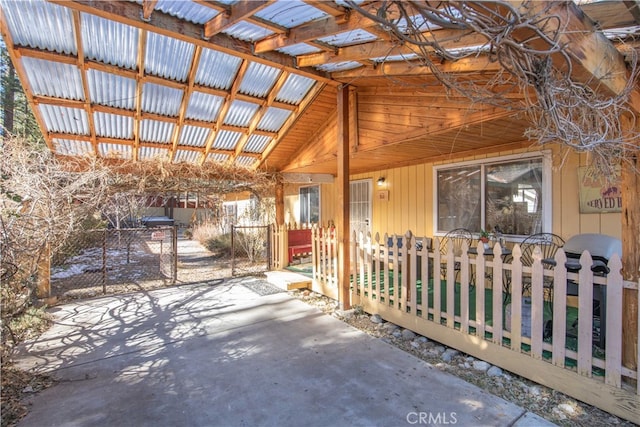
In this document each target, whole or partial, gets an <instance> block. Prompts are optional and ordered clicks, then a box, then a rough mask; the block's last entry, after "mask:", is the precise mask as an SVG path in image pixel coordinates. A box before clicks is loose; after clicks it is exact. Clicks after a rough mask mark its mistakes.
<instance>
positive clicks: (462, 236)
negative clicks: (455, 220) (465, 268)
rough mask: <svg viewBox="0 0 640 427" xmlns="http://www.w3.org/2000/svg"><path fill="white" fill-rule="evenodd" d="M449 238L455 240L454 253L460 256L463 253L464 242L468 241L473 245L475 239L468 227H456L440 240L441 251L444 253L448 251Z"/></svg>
mask: <svg viewBox="0 0 640 427" xmlns="http://www.w3.org/2000/svg"><path fill="white" fill-rule="evenodd" d="M449 240H451V241H452V242H453V254H454V255H455V256H460V255H461V254H462V246H463V244H464V242H467V245H468V246H471V241H472V240H473V234H471V231H469V230H467V229H466V228H454V229H453V230H451V231H449V232H448V233H447V234H445V235H444V236H443V237H442V239H441V240H440V253H441V254H442V255H444V254H446V253H447V250H448V246H449Z"/></svg>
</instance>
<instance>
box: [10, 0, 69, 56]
mask: <svg viewBox="0 0 640 427" xmlns="http://www.w3.org/2000/svg"><path fill="white" fill-rule="evenodd" d="M0 6H2V11H3V13H4V16H5V19H6V20H7V26H8V27H9V31H11V38H12V39H13V42H14V43H15V44H16V45H18V46H29V47H33V48H37V49H46V50H49V51H53V52H59V53H66V54H69V55H77V54H78V48H77V46H76V39H75V30H74V26H73V19H72V15H71V10H70V9H67V8H66V7H61V6H58V5H55V4H51V3H48V2H45V1H9V0H2V1H1V2H0Z"/></svg>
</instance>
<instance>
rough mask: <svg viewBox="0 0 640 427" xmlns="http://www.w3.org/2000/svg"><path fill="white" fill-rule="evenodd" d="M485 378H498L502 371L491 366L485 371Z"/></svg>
mask: <svg viewBox="0 0 640 427" xmlns="http://www.w3.org/2000/svg"><path fill="white" fill-rule="evenodd" d="M487 376H489V377H500V376H502V369H500V368H498V367H497V366H492V367H490V368H489V370H488V371H487Z"/></svg>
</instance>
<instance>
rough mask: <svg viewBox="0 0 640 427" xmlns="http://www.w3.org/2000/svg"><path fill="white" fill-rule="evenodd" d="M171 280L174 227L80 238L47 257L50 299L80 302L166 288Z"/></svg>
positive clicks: (174, 262) (174, 272)
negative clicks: (146, 287)
mask: <svg viewBox="0 0 640 427" xmlns="http://www.w3.org/2000/svg"><path fill="white" fill-rule="evenodd" d="M176 276H177V228H176V227H157V228H128V229H106V230H91V231H85V232H83V233H80V234H79V235H78V236H77V237H76V238H75V239H73V240H72V241H71V242H70V243H69V244H67V245H66V246H65V247H64V248H63V249H62V250H61V251H58V252H57V253H56V254H54V255H53V257H52V261H51V276H50V281H51V291H52V293H53V295H57V296H65V297H68V298H81V297H90V296H95V295H99V294H107V293H115V292H120V291H129V290H135V289H139V288H141V285H142V284H147V285H148V284H149V282H155V284H157V285H158V286H160V285H165V286H166V285H172V284H174V283H175V281H176ZM116 287H117V289H116Z"/></svg>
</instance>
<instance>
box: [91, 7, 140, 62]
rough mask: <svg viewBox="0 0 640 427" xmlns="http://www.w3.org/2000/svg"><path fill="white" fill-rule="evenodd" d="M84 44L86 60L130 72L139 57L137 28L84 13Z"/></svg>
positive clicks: (138, 33)
mask: <svg viewBox="0 0 640 427" xmlns="http://www.w3.org/2000/svg"><path fill="white" fill-rule="evenodd" d="M81 16H82V27H81V28H82V31H81V32H82V44H83V50H84V56H85V57H86V58H89V59H92V60H95V61H100V62H104V63H105V64H112V65H116V66H118V67H122V68H128V69H130V70H135V69H136V62H137V57H138V38H139V37H140V32H139V31H138V29H137V28H134V27H132V26H130V25H126V24H121V23H119V22H115V21H110V20H108V19H104V18H100V17H99V16H95V15H91V14H88V13H82V14H81Z"/></svg>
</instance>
